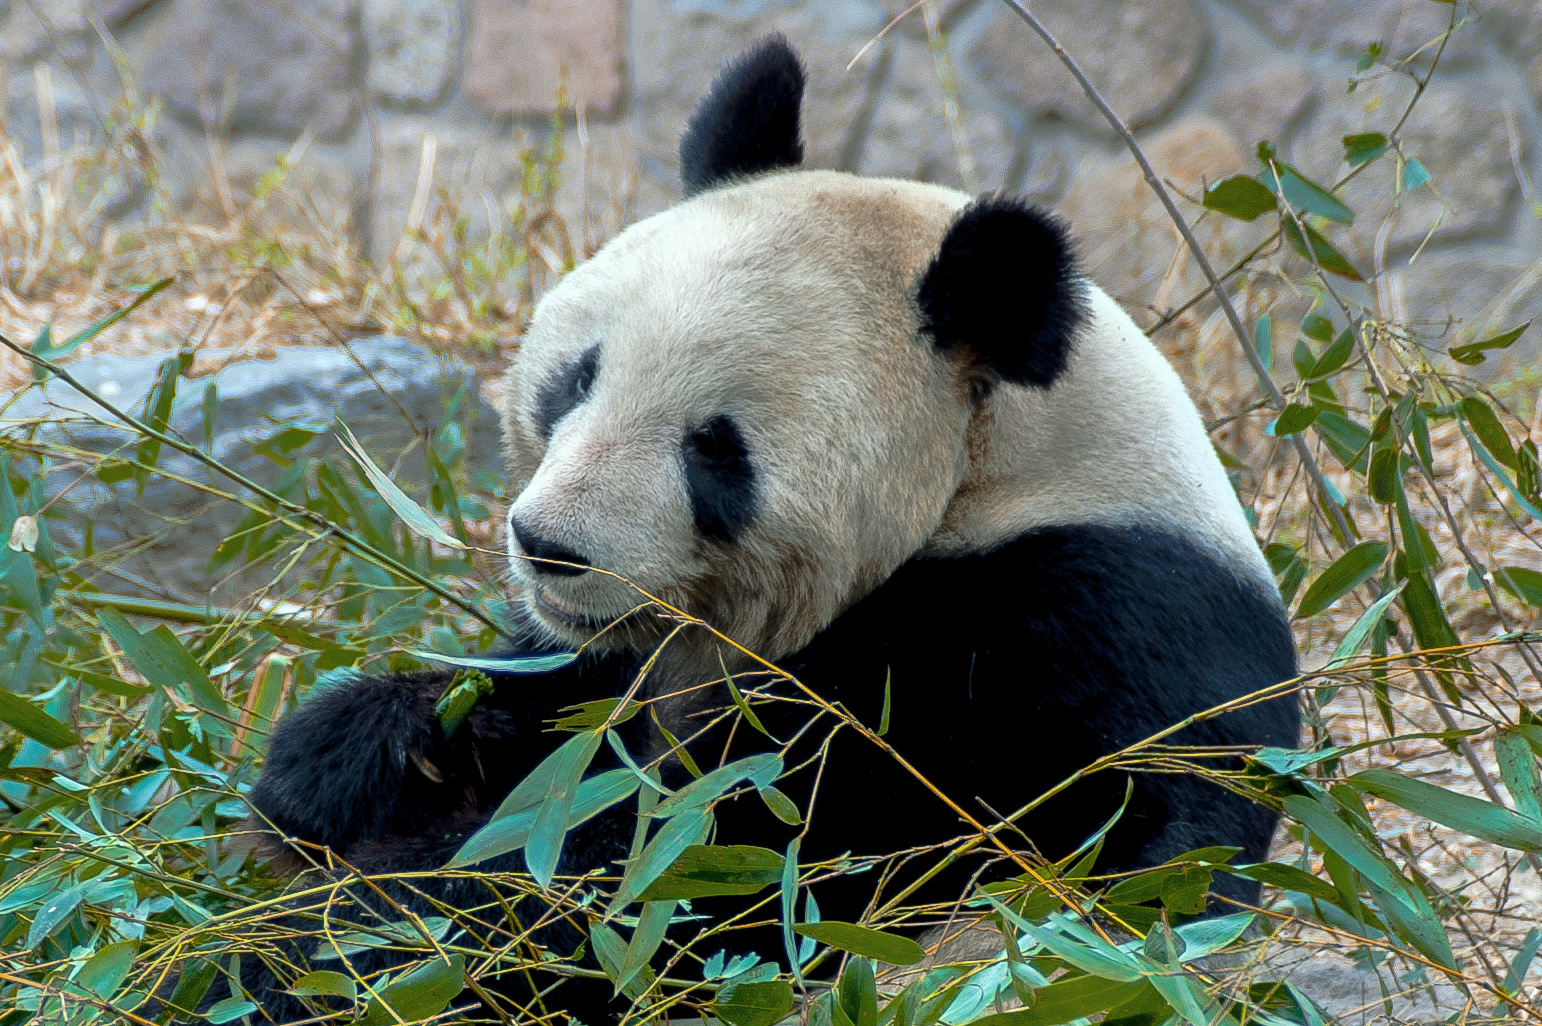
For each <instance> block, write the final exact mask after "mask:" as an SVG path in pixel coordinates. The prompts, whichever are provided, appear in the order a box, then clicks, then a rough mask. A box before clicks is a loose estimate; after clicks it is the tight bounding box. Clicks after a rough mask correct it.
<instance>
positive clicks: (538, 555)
mask: <svg viewBox="0 0 1542 1026" xmlns="http://www.w3.org/2000/svg"><path fill="white" fill-rule="evenodd" d="M509 526H510V527H511V528H513V530H514V540H515V541H516V542H518V543H519V551H520V553H521V554H522V555H525V556H529V557H530V558H531V559H532V560H546V559H551V560H556V562H555V563H542V562H532V563H531V564H530V566H531V567H532V568H533V569H534V570H535V571H536V573H541V574H550V575H551V576H553V577H577V576H578V575H579V574H585V573H588V572H589V571H588V570H587V569H585V568H584V566H582V565H580V566H561V565H559V564H561V563H579V564H586V563H588V562H589V560H588V559H586V558H585V557H584V556H581V555H579V554H578V553H577V552H574V551H573V550H572V549H566V548H563V547H562V546H561V545H558V544H557V543H556V542H554V541H548V540H547V539H545V538H542V537H541V536H540V535H538V534H536V533H535V532H534V531H532V530H530V529H529V528H528V527H526V526H525V525H523V524H521V523H520V522H519V521H518V520H515V519H513V518H512V517H510V518H509Z"/></svg>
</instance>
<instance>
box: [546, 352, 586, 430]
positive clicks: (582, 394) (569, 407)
mask: <svg viewBox="0 0 1542 1026" xmlns="http://www.w3.org/2000/svg"><path fill="white" fill-rule="evenodd" d="M599 372H600V347H599V346H591V347H590V348H589V349H588V350H587V351H585V353H584V355H582V356H580V357H579V358H578V359H576V360H574V361H573V362H572V363H570V364H568V365H566V366H565V367H563V368H562V369H561V370H559V371H557V372H556V373H555V374H553V375H552V376H551V377H550V378H548V379H547V380H546V383H545V384H544V385H542V386H541V388H540V391H538V392H537V393H536V396H535V426H536V428H537V429H538V430H539V431H540V432H541V437H542V438H548V439H549V438H551V433H552V429H553V428H555V427H556V426H557V421H559V420H561V419H562V418H563V417H566V416H567V415H568V414H569V413H572V412H573V409H574V408H575V407H577V406H578V404H579V403H581V402H583V401H584V400H585V399H587V398H588V397H589V389H590V388H592V387H593V386H594V376H595V375H596V374H598V373H599Z"/></svg>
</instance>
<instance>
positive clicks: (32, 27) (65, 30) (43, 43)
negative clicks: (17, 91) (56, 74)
mask: <svg viewBox="0 0 1542 1026" xmlns="http://www.w3.org/2000/svg"><path fill="white" fill-rule="evenodd" d="M90 8H91V3H90V0H48V2H47V3H38V4H35V5H34V4H29V3H26V2H25V0H11V2H10V3H9V4H3V3H0V64H12V63H13V62H16V61H28V60H32V59H33V58H35V57H38V56H40V55H42V54H45V53H50V52H51V53H53V54H54V55H56V56H63V57H64V58H65V59H66V60H68V61H70V62H71V63H76V64H78V63H80V62H81V61H82V60H84V59H85V58H86V57H87V55H88V53H89V51H88V48H87V47H86V45H85V40H84V37H83V33H84V32H85V30H86V29H87V28H88V27H89V23H88V21H87V13H88V12H89V11H90ZM7 70H11V69H7Z"/></svg>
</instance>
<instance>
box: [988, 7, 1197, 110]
mask: <svg viewBox="0 0 1542 1026" xmlns="http://www.w3.org/2000/svg"><path fill="white" fill-rule="evenodd" d="M996 6H998V7H1000V5H996ZM1033 11H1034V13H1035V14H1036V15H1038V17H1039V19H1040V20H1041V21H1043V22H1044V24H1045V26H1046V27H1047V28H1048V29H1049V30H1050V32H1051V33H1053V34H1054V35H1055V37H1056V38H1057V39H1058V40H1059V41H1060V43H1061V45H1063V46H1064V47H1065V48H1066V50H1067V51H1068V52H1069V53H1070V54H1071V56H1073V57H1075V58H1076V61H1077V63H1078V64H1079V65H1081V68H1082V70H1083V71H1084V72H1086V73H1087V77H1088V78H1089V79H1091V81H1092V84H1093V85H1095V86H1096V87H1097V89H1098V92H1099V93H1101V94H1102V95H1103V98H1104V99H1105V100H1107V101H1108V103H1109V105H1110V106H1111V107H1113V109H1114V111H1115V112H1116V113H1117V114H1118V115H1119V116H1120V117H1121V118H1123V119H1124V120H1125V122H1126V123H1127V124H1128V125H1130V127H1132V128H1139V127H1141V126H1142V125H1149V124H1151V123H1152V122H1154V121H1157V120H1159V119H1161V118H1162V117H1164V116H1166V115H1167V114H1168V112H1170V111H1171V110H1172V109H1173V107H1174V105H1176V104H1177V102H1178V100H1179V99H1180V98H1182V96H1183V95H1184V93H1185V92H1186V91H1187V90H1188V88H1189V87H1190V85H1192V84H1193V82H1194V80H1195V78H1196V76H1198V74H1199V72H1200V70H1201V69H1202V68H1203V67H1204V64H1205V58H1206V57H1207V55H1208V54H1209V52H1210V46H1211V27H1210V18H1209V15H1208V14H1207V13H1206V11H1205V8H1204V6H1203V5H1202V4H1201V3H1199V0H1047V2H1044V3H1037V4H1034V6H1033ZM987 13H988V17H986V18H984V19H982V20H980V21H979V22H978V23H977V22H976V20H975V19H972V18H971V19H969V23H968V24H967V25H966V26H965V27H962V28H960V30H959V36H960V40H959V42H960V45H961V46H962V47H963V51H964V55H965V60H966V61H967V62H968V64H969V65H970V67H971V68H972V69H973V70H974V71H975V73H976V74H978V75H979V76H980V78H981V79H982V80H984V81H986V82H989V83H993V84H994V85H995V86H996V87H997V88H998V89H999V90H1000V92H1001V95H1002V96H1003V97H1004V98H1005V99H1006V100H1007V101H1008V102H1009V103H1011V104H1013V105H1015V106H1016V107H1018V108H1019V109H1020V110H1022V111H1024V112H1025V114H1026V113H1033V114H1038V115H1053V116H1055V117H1060V118H1065V119H1067V120H1070V121H1074V122H1076V123H1078V124H1081V125H1085V126H1087V127H1089V128H1092V129H1094V130H1095V131H1105V130H1107V128H1106V126H1107V122H1105V121H1104V120H1103V118H1102V116H1101V115H1099V114H1098V112H1097V109H1096V108H1095V107H1093V106H1092V104H1091V102H1090V101H1089V100H1087V98H1086V96H1085V94H1084V93H1083V92H1082V89H1081V87H1080V86H1079V85H1078V84H1077V82H1076V79H1075V78H1074V77H1073V76H1072V75H1071V73H1070V72H1069V71H1068V70H1066V68H1065V67H1064V66H1063V65H1062V64H1061V63H1060V61H1059V60H1058V59H1057V58H1056V57H1055V55H1054V54H1053V53H1052V52H1050V50H1049V48H1048V47H1046V46H1045V45H1044V43H1043V42H1042V41H1041V40H1040V39H1039V37H1038V36H1037V35H1035V34H1034V32H1033V30H1032V29H1030V28H1029V27H1028V26H1027V25H1026V24H1024V23H1023V22H1022V21H1021V20H1020V19H1019V18H1018V17H1017V16H1016V15H1015V14H1014V13H1013V12H1011V11H1010V10H1007V9H1005V8H1004V7H1000V9H998V10H994V11H989V12H987Z"/></svg>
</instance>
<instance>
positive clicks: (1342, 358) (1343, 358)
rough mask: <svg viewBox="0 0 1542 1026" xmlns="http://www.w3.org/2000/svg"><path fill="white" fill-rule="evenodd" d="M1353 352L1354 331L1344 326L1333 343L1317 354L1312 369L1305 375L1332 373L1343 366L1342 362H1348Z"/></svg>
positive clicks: (1313, 376)
mask: <svg viewBox="0 0 1542 1026" xmlns="http://www.w3.org/2000/svg"><path fill="white" fill-rule="evenodd" d="M1354 353H1355V336H1354V333H1353V332H1352V331H1350V329H1348V328H1345V329H1344V330H1343V332H1341V333H1340V334H1339V337H1338V338H1336V339H1334V340H1333V344H1332V345H1331V346H1329V347H1328V348H1327V349H1325V350H1323V354H1322V355H1321V356H1319V357H1318V358H1317V362H1316V363H1314V364H1313V365H1312V370H1311V372H1310V373H1309V374H1308V375H1307V377H1309V378H1325V377H1327V376H1328V375H1329V374H1332V373H1334V372H1335V371H1337V370H1338V369H1339V368H1341V367H1343V366H1344V364H1346V363H1348V362H1349V358H1350V357H1351V356H1353V355H1354Z"/></svg>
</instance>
